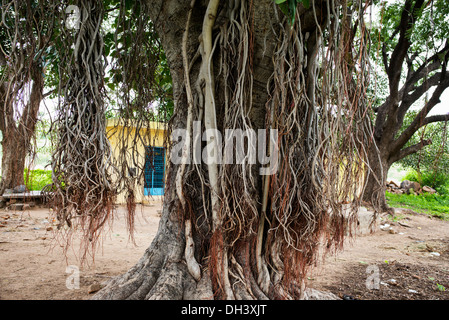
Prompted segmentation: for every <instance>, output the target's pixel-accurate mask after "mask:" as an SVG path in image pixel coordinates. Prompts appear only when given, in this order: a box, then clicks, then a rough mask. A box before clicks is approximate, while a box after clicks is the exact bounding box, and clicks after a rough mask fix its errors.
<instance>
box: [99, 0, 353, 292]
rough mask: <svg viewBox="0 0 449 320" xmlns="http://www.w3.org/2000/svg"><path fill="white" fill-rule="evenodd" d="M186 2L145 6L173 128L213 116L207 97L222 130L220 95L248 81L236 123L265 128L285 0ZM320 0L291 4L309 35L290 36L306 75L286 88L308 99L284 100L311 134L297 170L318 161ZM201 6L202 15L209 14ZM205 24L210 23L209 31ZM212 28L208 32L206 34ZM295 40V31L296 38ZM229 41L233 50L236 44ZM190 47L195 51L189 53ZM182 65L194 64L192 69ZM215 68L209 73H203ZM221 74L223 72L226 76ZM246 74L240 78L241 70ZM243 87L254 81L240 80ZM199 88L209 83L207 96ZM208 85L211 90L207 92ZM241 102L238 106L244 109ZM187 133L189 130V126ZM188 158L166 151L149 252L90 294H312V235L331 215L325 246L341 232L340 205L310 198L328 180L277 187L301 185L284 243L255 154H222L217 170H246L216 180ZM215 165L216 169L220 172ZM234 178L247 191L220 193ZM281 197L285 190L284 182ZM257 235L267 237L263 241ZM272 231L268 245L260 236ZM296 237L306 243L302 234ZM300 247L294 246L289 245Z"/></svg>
mask: <svg viewBox="0 0 449 320" xmlns="http://www.w3.org/2000/svg"><path fill="white" fill-rule="evenodd" d="M191 3H192V4H194V6H193V8H192V11H191V13H189V12H190V10H191V8H190V1H184V2H179V1H177V0H164V1H162V0H160V1H151V6H150V18H151V20H152V21H153V22H154V26H155V28H156V30H157V32H158V34H159V36H160V38H161V43H162V46H163V48H164V51H165V54H166V57H167V61H168V64H169V66H170V70H171V76H172V79H173V96H174V101H175V112H174V116H173V118H172V120H171V121H172V122H171V129H172V130H175V129H184V128H191V127H192V125H191V123H190V121H192V117H193V116H192V115H193V114H194V115H195V116H196V117H198V118H200V119H203V121H205V122H206V121H208V120H210V119H209V116H210V115H211V114H208V115H207V116H206V115H205V114H204V113H206V112H209V111H211V110H210V109H213V110H212V111H213V112H216V115H215V116H214V117H212V120H215V121H217V123H215V124H210V123H208V124H205V126H206V128H214V127H215V126H216V128H217V129H218V130H220V131H221V132H224V130H225V129H227V127H226V121H227V119H228V117H232V116H233V115H232V114H229V113H228V109H229V108H231V106H229V105H228V104H227V103H228V101H229V99H228V98H229V95H239V94H241V93H242V92H243V93H247V92H251V96H249V97H248V96H245V95H244V94H242V96H241V97H240V100H239V101H238V102H239V103H241V104H242V105H243V106H244V107H245V108H248V109H249V111H248V114H245V115H244V116H242V117H241V118H239V119H238V120H239V121H242V122H244V123H243V124H242V126H243V127H244V126H245V125H248V126H249V124H250V127H251V128H252V129H254V130H256V132H257V129H266V121H267V118H268V117H269V116H270V114H267V110H270V109H269V108H268V107H267V105H268V104H269V103H273V104H274V105H275V102H272V101H270V99H272V97H271V96H270V89H271V87H272V86H274V84H273V74H275V72H276V70H275V66H274V63H273V60H274V57H275V56H276V50H278V49H279V48H278V47H277V46H278V44H279V42H280V40H279V38H280V37H283V35H280V34H281V32H280V29H281V28H283V27H282V26H283V24H282V23H281V19H282V18H283V16H282V14H281V12H280V10H278V9H277V6H276V4H275V3H274V2H273V1H272V0H261V1H257V3H255V2H253V1H248V2H247V3H248V4H249V5H248V7H238V6H240V4H241V3H246V2H245V1H235V2H232V1H229V2H226V3H225V4H224V3H218V2H216V1H214V0H211V1H209V2H208V1H196V2H195V1H192V2H191ZM326 3H329V2H328V1H318V0H316V1H314V3H313V9H310V10H308V11H307V10H305V9H304V8H303V7H301V10H300V13H298V16H299V15H301V25H300V26H299V27H298V29H300V30H301V31H300V32H302V33H301V37H302V39H306V40H304V42H303V43H299V40H298V43H294V45H292V47H294V48H295V50H298V51H299V53H300V54H301V55H302V57H301V58H303V59H304V60H303V61H304V65H302V64H301V65H300V66H299V68H302V69H300V70H301V76H303V77H304V79H301V80H300V81H298V83H300V84H301V85H303V87H302V88H301V90H299V89H298V91H295V90H297V88H296V87H295V88H292V91H293V92H295V93H296V92H299V91H300V92H301V94H303V95H308V97H307V99H304V101H307V102H304V103H305V104H308V105H295V103H294V102H292V103H288V106H289V107H290V109H292V108H293V107H297V109H298V114H299V115H297V114H296V113H295V116H298V117H303V119H299V120H300V121H298V123H299V122H301V124H303V123H307V125H309V126H306V129H305V131H307V130H308V131H309V132H308V133H307V135H306V134H304V135H302V136H301V139H304V145H306V147H304V150H305V151H304V152H303V153H302V154H301V156H303V155H304V154H305V153H308V154H307V155H306V156H305V157H304V158H305V160H304V161H302V162H300V163H299V164H298V168H296V169H297V170H298V171H301V170H303V171H307V174H308V173H309V172H310V170H313V169H314V168H312V167H313V166H312V160H313V158H314V157H315V156H316V155H315V154H314V153H313V151H312V150H311V149H313V148H314V147H316V146H315V145H314V143H316V141H310V140H313V137H314V136H313V135H314V134H317V132H315V131H313V130H314V129H316V131H318V129H317V128H318V127H317V126H315V127H314V126H313V124H314V123H313V121H316V122H317V117H316V114H313V112H316V111H315V109H313V107H314V105H313V103H315V101H316V100H318V99H316V98H315V94H318V93H317V90H315V88H314V86H315V85H316V82H318V81H317V78H315V76H317V74H318V72H317V70H318V68H317V64H315V62H316V61H317V60H318V58H317V54H318V52H319V46H320V36H319V33H318V32H317V30H318V29H319V27H320V25H319V24H321V23H323V24H324V22H325V21H327V20H326V18H327V17H326V13H327V12H328V10H327V8H326V7H325V6H326ZM214 4H218V7H214V6H213V5H214ZM232 6H237V8H238V9H239V10H237V11H233V10H231V9H230V8H232ZM234 8H235V7H234ZM215 9H217V11H215ZM312 10H314V11H315V12H314V11H312ZM206 12H207V13H208V14H207V15H205V13H206ZM311 13H312V14H311ZM189 14H191V21H190V24H189V25H187V19H188V16H189ZM239 15H244V16H245V17H248V19H247V20H245V21H240V20H239ZM211 21H215V23H214V25H213V26H211V25H210V24H209V23H210V22H211ZM203 22H204V23H203ZM228 22H229V24H230V25H231V26H233V27H235V29H233V30H234V31H235V32H238V33H240V34H242V35H243V39H239V38H232V37H231V38H230V39H228V38H226V35H228V34H227V33H223V34H221V38H220V37H219V36H218V34H219V32H220V30H221V28H224V27H225V26H227V24H226V23H228ZM317 23H318V24H317ZM247 24H248V25H247ZM284 27H285V25H284ZM246 28H247V29H246ZM187 30H188V34H187V33H186V32H187ZM284 31H285V32H286V34H288V32H290V30H288V29H287V28H285V29H284ZM205 32H207V33H208V34H207V35H206V33H205ZM210 32H212V34H213V36H214V37H213V38H212V39H213V40H212V42H211V37H210V35H211V34H210ZM290 35H291V34H290ZM294 41H295V40H291V42H292V43H293V42H294ZM211 45H212V46H214V47H215V46H217V47H220V46H230V47H231V48H232V50H230V51H231V52H227V51H226V50H222V51H219V50H217V51H215V53H214V54H211V47H210V46H211ZM239 45H241V46H239ZM246 45H247V46H246ZM295 45H296V46H295ZM235 47H237V48H238V50H240V51H235V50H236V49H235ZM198 48H199V49H198ZM220 48H221V47H220ZM183 50H185V51H184V52H183ZM197 50H198V51H197ZM279 50H280V49H279ZM212 51H213V50H212ZM197 52H198V53H199V55H198V56H199V57H200V59H199V60H201V61H197V60H195V59H194V58H195V56H196V53H197ZM183 53H184V54H183ZM225 54H229V56H228V57H225V59H226V58H228V59H229V60H226V61H227V62H228V64H221V63H220V62H221V61H223V60H220V59H223V56H222V55H225ZM291 58H292V59H296V58H297V57H296V56H295V57H291ZM185 61H191V65H189V66H187V67H188V70H187V71H188V72H186V63H185ZM183 62H184V63H183ZM286 64H288V63H286ZM236 66H237V67H236ZM228 67H234V69H232V70H231V72H230V73H229V74H228V73H227V72H228V71H229V70H227V69H226V68H228ZM240 71H241V72H240ZM279 71H281V70H279ZM298 74H299V72H298ZM186 75H187V76H189V79H188V80H189V81H187V79H186ZM211 75H213V78H208V77H210V76H211ZM226 76H228V77H229V78H227V79H223V77H226ZM298 78H299V76H298ZM242 79H246V82H245V81H244V80H242ZM295 79H296V78H295ZM226 81H228V82H226ZM233 81H234V82H233ZM190 83H191V84H192V86H190ZM229 83H232V84H235V86H236V87H231V86H229ZM245 86H246V87H245ZM292 86H293V85H292ZM249 87H251V90H250V91H245V90H247V89H248V88H249ZM303 89H304V90H303ZM189 90H192V91H194V92H195V93H196V94H195V96H193V95H191V92H189ZM213 90H215V92H213ZM205 91H207V92H205ZM201 93H203V94H204V95H203V96H202V95H201ZM211 94H212V95H213V96H214V97H213V99H211V96H210V95H211ZM203 98H204V100H202V99H203ZM195 99H197V100H201V101H202V103H203V105H206V106H205V107H204V109H202V110H201V111H198V110H195V109H192V105H193V103H192V100H195ZM233 102H234V101H233ZM286 105H287V104H286ZM310 105H311V106H312V107H310ZM307 108H310V112H308V113H307V111H304V113H301V112H302V111H303V110H307ZM294 110H295V111H296V109H294ZM212 111H211V112H212ZM240 111H241V112H242V113H243V111H242V110H241V109H239V112H240ZM244 111H247V109H245V110H244ZM203 112H204V113H203ZM274 112H275V111H272V113H274ZM270 113H271V112H270ZM271 116H273V115H271ZM208 126H209V127H208ZM298 126H299V124H298ZM293 130H296V128H294V129H293ZM295 132H296V131H295ZM186 135H191V133H190V132H189V131H187V133H186ZM299 136H300V135H299V133H298V136H296V135H295V136H293V137H292V139H295V140H294V141H296V142H297V141H299V139H300V138H299ZM307 136H308V137H309V140H307V138H306V137H307ZM203 145H204V143H203ZM300 147H303V146H302V145H301V146H300ZM301 151H302V150H301ZM294 152H298V150H291V153H292V154H293V155H292V158H295V155H294ZM298 153H299V152H298ZM351 154H352V151H351ZM298 162H299V161H298ZM349 168H351V166H349ZM184 169H185V168H183V167H182V164H174V163H173V162H170V163H169V168H168V172H167V177H166V190H165V199H164V204H163V209H162V217H161V220H160V225H159V229H158V233H157V235H156V237H155V239H154V240H153V242H152V243H151V245H150V247H149V248H148V249H147V251H146V252H145V254H144V256H143V257H142V258H141V259H140V261H139V262H138V263H137V264H136V265H135V266H134V267H132V268H131V269H130V270H129V271H128V272H127V273H126V274H124V275H121V276H118V277H117V278H115V279H113V280H112V281H111V282H110V283H108V285H107V286H106V287H105V288H103V289H102V290H101V291H99V292H98V293H97V294H96V295H95V296H94V297H93V298H94V299H216V298H220V299H285V298H298V297H299V298H313V297H318V296H319V295H317V294H314V293H312V292H310V291H306V290H304V288H305V280H304V279H305V278H306V277H305V273H306V269H307V268H308V266H310V265H311V264H313V262H314V261H315V260H314V255H313V253H312V252H311V251H309V249H310V248H312V250H317V248H318V246H319V245H320V242H319V240H318V239H319V238H320V236H322V234H321V233H320V232H321V231H322V230H324V229H326V228H327V225H328V224H329V225H332V226H331V229H333V231H332V232H334V231H335V234H333V233H332V232H329V233H327V234H326V235H327V236H328V237H327V239H326V240H327V241H328V242H327V244H329V246H330V245H331V244H330V243H331V242H332V240H335V241H336V239H337V238H338V239H340V236H341V235H342V234H343V233H340V232H339V231H338V230H339V229H338V228H333V227H339V226H340V225H339V222H338V221H340V222H341V220H340V219H339V218H338V217H335V216H338V214H337V212H335V216H334V217H333V218H335V219H328V217H327V216H326V214H327V213H328V212H329V211H330V209H329V208H325V209H324V208H321V207H320V208H319V209H317V208H315V207H314V202H313V201H314V200H315V199H314V197H315V196H320V195H321V193H322V192H324V191H323V189H324V188H325V187H323V186H318V187H317V186H316V185H313V184H312V182H311V181H305V182H304V184H303V185H301V187H302V188H307V190H306V191H304V192H303V193H301V192H300V191H298V192H296V191H295V192H290V193H288V191H289V189H288V188H289V186H288V185H287V186H283V187H284V188H286V189H287V190H285V191H283V192H285V193H286V195H285V197H286V198H287V197H290V196H292V194H293V196H295V197H296V196H297V197H298V198H296V199H298V201H299V200H300V201H303V206H304V207H302V208H299V209H298V211H296V212H295V213H297V215H298V216H297V218H296V219H294V218H292V219H293V220H294V221H292V222H287V224H290V223H291V224H297V225H296V227H297V230H298V232H297V233H296V232H295V234H296V235H298V239H299V240H297V239H295V240H297V243H294V244H293V245H290V244H288V243H286V242H285V241H284V236H285V237H286V236H291V235H290V234H288V235H287V234H286V233H284V235H280V236H279V234H281V233H282V232H285V231H279V234H275V233H276V232H275V231H273V230H271V231H270V230H269V229H270V226H273V225H275V224H282V223H284V221H279V219H280V220H282V217H281V218H279V216H276V217H274V216H271V217H270V218H268V217H267V216H265V215H264V214H261V212H263V213H265V212H268V210H267V208H270V207H271V206H273V203H271V202H272V201H274V200H269V201H264V200H266V199H267V194H268V192H267V190H268V187H269V186H270V188H272V186H271V184H270V178H269V176H261V175H259V169H260V168H259V167H257V166H253V167H250V168H249V169H248V168H247V167H244V166H242V167H239V166H238V165H235V166H234V167H225V166H223V167H221V168H219V170H220V174H221V173H223V171H224V170H229V171H236V172H237V170H242V171H241V172H242V173H241V175H236V176H235V180H233V181H223V180H221V181H219V184H217V185H216V184H215V181H213V182H214V183H212V180H213V179H214V177H213V175H214V172H213V170H215V169H216V168H214V165H213V164H212V165H209V164H207V165H202V166H201V165H200V166H199V168H198V167H194V165H192V164H190V167H189V169H190V172H191V174H190V176H188V177H185V176H184V178H183V179H177V178H178V177H179V176H178V174H184V172H187V171H185V170H184ZM195 170H198V171H202V172H207V174H204V175H202V176H200V177H202V178H203V179H205V180H206V179H207V178H208V179H209V180H207V181H202V180H201V178H198V176H195V174H194V173H195V172H196V171H195ZM285 170H291V167H290V166H289V165H287V167H286V169H285ZM192 172H193V173H192ZM239 172H240V171H239ZM229 174H232V172H231V173H229ZM295 174H296V171H295ZM242 175H243V176H244V177H243V178H245V177H248V176H249V177H250V179H248V180H245V179H242ZM245 175H246V176H245ZM298 175H303V176H305V175H306V173H302V174H301V173H298ZM221 177H222V175H220V176H219V178H221ZM296 177H297V176H295V178H296ZM189 179H190V180H189ZM292 179H294V178H292ZM200 180H201V181H200ZM239 183H241V184H242V186H240V187H241V189H243V190H244V191H245V192H242V193H244V194H241V195H240V194H237V195H235V194H226V192H229V193H236V192H238V191H236V190H239V189H238V188H235V189H233V188H234V187H235V185H236V184H239ZM293 183H294V182H293V181H292V184H293ZM187 184H188V185H192V184H194V185H195V188H192V189H189V188H187V187H186V185H187ZM226 184H229V185H230V186H229V189H227V190H224V188H225V187H226V186H227V185H226ZM290 187H291V186H290ZM219 188H223V190H220V189H219ZM241 189H240V190H241ZM310 190H312V191H313V192H310ZM215 192H220V193H221V194H219V195H220V198H219V200H220V202H218V203H217V202H214V201H213V200H212V199H213V197H214V196H216V194H214V193H215ZM276 192H277V190H274V191H270V193H276ZM278 197H282V192H281V191H279V195H278ZM202 198H203V199H204V198H207V199H209V201H203V200H202ZM278 199H279V198H278ZM278 199H277V200H278ZM291 199H292V200H286V202H288V201H290V202H294V200H293V199H294V198H293V197H291ZM278 201H280V202H281V201H282V200H278ZM267 202H268V203H267ZM206 205H207V206H206ZM215 205H218V206H220V207H226V208H229V210H228V211H227V212H225V213H226V214H228V215H229V216H226V217H223V216H221V214H222V213H223V211H220V210H218V209H217V208H216V207H215ZM293 205H295V204H293ZM220 209H221V208H220ZM301 209H304V210H305V213H303V214H302V212H301ZM273 210H274V209H273ZM205 211H206V212H205ZM255 212H256V213H255ZM306 214H308V215H307V216H306ZM314 215H316V216H314ZM216 219H220V220H219V221H217V220H216ZM309 219H310V220H309ZM236 225H237V227H236ZM304 225H305V227H303V226H304ZM345 225H346V224H345ZM192 226H194V227H192ZM322 228H323V229H322ZM334 229H338V230H334ZM311 230H312V231H311ZM308 232H312V236H311V238H310V242H306V241H305V240H304V241H305V242H304V243H303V242H301V241H302V237H303V236H304V237H305V235H306V234H308ZM299 235H301V237H300V236H299ZM333 237H335V239H334V238H333ZM262 243H263V244H265V246H263V245H261V244H262ZM267 243H268V244H269V245H266V244H267ZM298 243H299V244H300V245H301V247H300V246H299V245H298V246H297V244H298ZM186 244H187V245H188V248H186ZM298 247H300V248H301V249H296V248H298ZM302 249H303V250H302ZM191 263H194V264H196V263H197V264H198V265H199V267H200V273H199V275H198V274H197V272H196V271H195V272H192V270H197V269H196V268H194V267H195V265H191ZM327 298H329V296H327ZM333 298H334V297H333Z"/></svg>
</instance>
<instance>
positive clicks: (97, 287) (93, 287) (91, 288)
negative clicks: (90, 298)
mask: <svg viewBox="0 0 449 320" xmlns="http://www.w3.org/2000/svg"><path fill="white" fill-rule="evenodd" d="M100 289H101V285H100V284H99V283H93V284H91V285H90V286H89V288H87V293H88V294H91V293H94V292H97V291H99V290H100Z"/></svg>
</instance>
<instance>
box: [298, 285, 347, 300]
mask: <svg viewBox="0 0 449 320" xmlns="http://www.w3.org/2000/svg"><path fill="white" fill-rule="evenodd" d="M304 300H341V298H339V297H338V296H336V295H335V294H333V293H331V292H325V291H319V290H316V289H312V288H308V289H306V291H305V293H304Z"/></svg>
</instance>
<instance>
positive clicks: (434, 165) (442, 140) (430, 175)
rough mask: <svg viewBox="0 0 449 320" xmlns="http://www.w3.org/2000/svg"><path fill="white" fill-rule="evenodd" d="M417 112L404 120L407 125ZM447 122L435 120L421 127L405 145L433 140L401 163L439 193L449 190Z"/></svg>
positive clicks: (422, 182)
mask: <svg viewBox="0 0 449 320" xmlns="http://www.w3.org/2000/svg"><path fill="white" fill-rule="evenodd" d="M416 113H417V111H415V112H410V113H409V114H407V115H406V118H405V120H404V123H405V126H404V127H407V124H410V123H411V122H412V121H413V119H414V118H415V117H416ZM448 129H449V128H448V123H447V122H434V123H430V124H428V125H426V126H423V127H422V128H420V129H419V130H418V131H417V132H416V133H415V134H414V135H413V136H412V137H411V139H410V140H409V141H408V142H407V144H406V146H405V147H409V146H412V145H415V144H417V143H419V141H421V140H428V141H431V144H429V145H428V146H427V147H425V148H423V149H421V150H419V151H418V152H416V153H413V154H411V155H409V156H407V157H405V158H403V159H401V160H399V161H398V162H397V163H399V164H400V165H401V166H403V167H404V168H410V169H412V170H413V171H412V172H411V173H410V175H411V176H413V175H416V177H413V179H414V180H416V181H418V182H419V183H421V185H423V184H425V185H427V186H430V187H432V188H434V189H437V191H438V192H439V193H445V192H447V191H446V190H445V187H444V186H445V185H447V183H448V181H447V177H448V176H449V132H448Z"/></svg>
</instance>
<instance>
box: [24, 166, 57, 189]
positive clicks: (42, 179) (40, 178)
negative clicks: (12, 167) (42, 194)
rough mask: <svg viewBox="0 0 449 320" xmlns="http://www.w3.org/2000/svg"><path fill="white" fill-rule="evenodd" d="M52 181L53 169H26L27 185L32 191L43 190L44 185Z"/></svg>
mask: <svg viewBox="0 0 449 320" xmlns="http://www.w3.org/2000/svg"><path fill="white" fill-rule="evenodd" d="M50 183H52V180H51V170H42V169H35V170H27V169H25V185H26V187H27V189H28V190H30V191H38V190H42V188H43V187H44V186H46V185H47V184H50Z"/></svg>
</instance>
